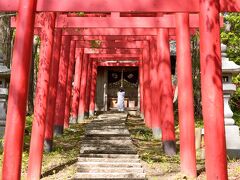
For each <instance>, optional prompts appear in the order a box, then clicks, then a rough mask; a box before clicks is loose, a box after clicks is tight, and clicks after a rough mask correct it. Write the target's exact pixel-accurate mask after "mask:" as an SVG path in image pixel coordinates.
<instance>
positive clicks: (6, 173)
mask: <svg viewBox="0 0 240 180" xmlns="http://www.w3.org/2000/svg"><path fill="white" fill-rule="evenodd" d="M36 2H37V1H36V0H29V1H25V0H20V1H19V5H18V15H19V16H18V19H17V31H16V37H15V43H14V49H13V60H12V68H11V69H12V71H11V80H10V88H9V97H8V111H7V120H6V129H5V141H4V157H3V169H2V177H4V178H5V179H20V177H21V160H22V149H23V136H24V127H25V118H26V117H25V115H26V105H27V94H28V84H29V74H30V67H31V66H30V64H31V57H32V41H33V31H34V19H35V13H34V12H35V9H36Z"/></svg>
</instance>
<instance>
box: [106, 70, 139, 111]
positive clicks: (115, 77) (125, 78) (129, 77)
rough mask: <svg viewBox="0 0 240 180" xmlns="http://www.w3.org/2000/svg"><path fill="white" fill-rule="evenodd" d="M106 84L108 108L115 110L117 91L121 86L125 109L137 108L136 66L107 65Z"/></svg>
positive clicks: (137, 79)
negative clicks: (123, 93) (123, 92)
mask: <svg viewBox="0 0 240 180" xmlns="http://www.w3.org/2000/svg"><path fill="white" fill-rule="evenodd" d="M107 71H108V86H107V89H108V90H107V97H108V98H107V107H108V110H117V92H118V91H119V88H120V87H123V89H124V91H125V92H126V94H125V100H124V106H125V110H137V109H138V107H139V103H138V102H139V97H140V96H139V78H138V68H136V67H109V68H108V69H107Z"/></svg>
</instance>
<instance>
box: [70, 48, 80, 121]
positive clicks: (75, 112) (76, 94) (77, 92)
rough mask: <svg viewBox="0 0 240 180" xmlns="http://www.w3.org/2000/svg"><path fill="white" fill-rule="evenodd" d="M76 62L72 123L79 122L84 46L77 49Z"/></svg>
mask: <svg viewBox="0 0 240 180" xmlns="http://www.w3.org/2000/svg"><path fill="white" fill-rule="evenodd" d="M75 56H76V63H75V74H74V84H73V92H72V94H73V98H72V112H71V118H70V123H77V117H78V107H79V96H80V86H81V75H82V64H83V48H81V49H80V48H77V49H76V55H75Z"/></svg>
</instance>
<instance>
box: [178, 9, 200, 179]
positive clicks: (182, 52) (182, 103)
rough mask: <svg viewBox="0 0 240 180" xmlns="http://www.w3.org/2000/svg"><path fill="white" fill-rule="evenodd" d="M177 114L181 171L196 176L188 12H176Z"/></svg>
mask: <svg viewBox="0 0 240 180" xmlns="http://www.w3.org/2000/svg"><path fill="white" fill-rule="evenodd" d="M176 24H177V26H176V44H177V75H178V114H179V115H178V116H179V129H180V159H181V161H180V163H181V171H182V173H184V174H186V175H187V176H189V177H193V178H194V177H196V176H197V170H196V150H195V124H194V106H193V104H194V101H193V84H192V61H191V45H190V33H189V14H187V13H177V14H176Z"/></svg>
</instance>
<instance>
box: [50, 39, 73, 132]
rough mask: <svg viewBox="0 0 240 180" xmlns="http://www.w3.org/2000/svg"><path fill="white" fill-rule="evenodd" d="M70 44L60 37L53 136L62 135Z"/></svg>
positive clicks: (67, 40) (68, 40)
mask: <svg viewBox="0 0 240 180" xmlns="http://www.w3.org/2000/svg"><path fill="white" fill-rule="evenodd" d="M70 42H71V37H69V36H62V47H61V55H60V62H59V73H58V87H57V99H56V109H55V118H54V134H55V135H62V134H63V126H64V114H65V100H66V87H67V74H68V64H69V51H70Z"/></svg>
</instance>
